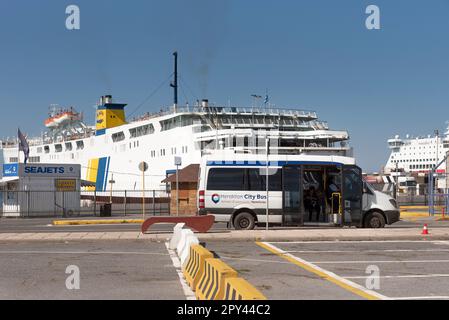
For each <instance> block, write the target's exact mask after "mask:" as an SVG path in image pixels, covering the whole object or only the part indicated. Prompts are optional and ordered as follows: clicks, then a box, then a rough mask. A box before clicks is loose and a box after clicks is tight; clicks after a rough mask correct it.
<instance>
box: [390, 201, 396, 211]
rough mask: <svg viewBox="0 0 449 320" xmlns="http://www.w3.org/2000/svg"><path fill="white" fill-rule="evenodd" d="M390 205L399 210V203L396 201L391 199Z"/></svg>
mask: <svg viewBox="0 0 449 320" xmlns="http://www.w3.org/2000/svg"><path fill="white" fill-rule="evenodd" d="M390 203H391V205H392V206H393V207H395V208H396V209H397V208H398V203H397V202H396V200H394V199H390Z"/></svg>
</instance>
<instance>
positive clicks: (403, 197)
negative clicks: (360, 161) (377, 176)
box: [372, 184, 447, 206]
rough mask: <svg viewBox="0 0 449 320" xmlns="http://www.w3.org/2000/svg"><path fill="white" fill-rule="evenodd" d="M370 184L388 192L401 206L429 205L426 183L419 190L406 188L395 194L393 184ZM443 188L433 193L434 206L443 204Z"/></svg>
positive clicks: (444, 198) (444, 201)
mask: <svg viewBox="0 0 449 320" xmlns="http://www.w3.org/2000/svg"><path fill="white" fill-rule="evenodd" d="M372 186H373V187H374V188H375V189H376V190H378V191H381V192H383V193H385V194H388V195H390V196H392V197H394V198H396V199H397V201H398V204H399V205H401V206H408V205H418V206H420V205H422V206H427V205H429V195H428V189H427V185H423V186H422V187H421V188H420V189H419V190H418V189H416V188H409V189H408V190H406V191H404V192H398V193H397V195H396V194H395V193H396V192H395V188H394V185H393V184H390V185H388V184H372ZM444 195H445V194H444V190H443V189H441V190H438V192H437V191H436V192H435V194H434V204H435V205H436V206H445V205H446V201H447V199H446V198H447V197H445V196H444Z"/></svg>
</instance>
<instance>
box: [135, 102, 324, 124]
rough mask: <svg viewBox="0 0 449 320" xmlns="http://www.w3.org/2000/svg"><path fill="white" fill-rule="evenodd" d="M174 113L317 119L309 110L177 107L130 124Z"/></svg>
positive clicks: (142, 117)
mask: <svg viewBox="0 0 449 320" xmlns="http://www.w3.org/2000/svg"><path fill="white" fill-rule="evenodd" d="M176 113H200V114H210V115H221V114H223V115H224V114H227V115H263V116H285V117H296V118H303V119H307V120H314V119H317V118H318V116H317V114H316V112H315V111H311V110H298V109H285V108H273V107H268V108H262V107H218V106H217V107H216V106H209V107H199V106H178V107H177V108H176V110H174V108H173V107H170V108H166V109H161V111H159V112H155V113H146V114H143V115H141V116H140V117H136V118H132V119H130V120H129V121H130V122H138V121H145V120H150V119H153V118H157V117H161V116H166V115H171V114H176Z"/></svg>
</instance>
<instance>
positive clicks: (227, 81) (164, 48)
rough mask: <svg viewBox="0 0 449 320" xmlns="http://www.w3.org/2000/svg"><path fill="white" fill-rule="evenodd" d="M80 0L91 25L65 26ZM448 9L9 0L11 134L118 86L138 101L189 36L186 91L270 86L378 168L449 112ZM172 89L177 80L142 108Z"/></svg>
mask: <svg viewBox="0 0 449 320" xmlns="http://www.w3.org/2000/svg"><path fill="white" fill-rule="evenodd" d="M69 4H77V5H79V7H80V9H81V30H79V31H68V30H67V29H66V28H65V18H66V15H65V8H66V6H67V5H69ZM369 4H376V5H378V6H379V7H380V9H381V24H382V29H381V30H379V31H368V30H367V29H366V28H365V19H366V14H365V8H366V7H367V6H368V5H369ZM448 16H449V1H448V0H432V1H413V0H395V1H391V0H389V1H384V0H373V1H356V0H341V1H335V0H300V1H274V0H270V1H267V0H257V1H256V0H251V1H242V0H235V1H222V0H214V1H206V0H160V1H148V0H132V1H123V0H122V1H119V0H114V1H106V0H89V1H87V0H72V1H62V0H53V1H51V0H39V1H29V0H14V1H12V0H8V1H6V0H0V103H1V111H2V116H1V117H0V136H3V137H6V136H13V135H15V133H16V130H17V126H18V125H20V127H21V128H22V130H23V131H25V132H27V133H28V134H30V135H32V134H39V133H40V131H41V130H42V128H43V121H44V119H45V117H46V115H47V108H48V106H49V105H50V104H52V103H57V104H60V105H62V106H75V107H76V108H78V109H79V110H80V111H84V112H85V114H86V116H87V120H88V121H89V122H90V123H93V117H94V109H93V105H94V104H95V102H96V101H97V100H98V98H99V97H100V96H101V95H103V94H108V93H110V94H112V95H114V96H115V97H116V99H118V100H120V101H121V102H126V103H128V104H129V106H128V112H130V111H131V110H133V109H134V108H135V107H136V106H137V105H139V104H140V103H141V102H142V101H143V100H144V99H145V97H147V96H148V95H149V94H150V93H151V92H152V91H153V90H154V89H155V88H156V87H158V86H159V85H160V83H161V82H163V81H164V80H165V79H166V78H167V77H168V76H169V75H170V73H171V72H172V57H171V53H172V52H173V51H174V50H178V51H179V53H180V72H181V76H182V79H183V83H187V85H188V86H189V88H187V87H186V86H185V85H184V88H183V90H184V92H185V96H184V94H183V93H182V91H181V93H180V100H181V101H182V102H183V101H184V100H186V99H188V100H189V101H191V102H193V101H194V100H195V98H203V97H207V98H209V99H210V100H211V101H213V102H216V103H220V104H227V103H228V101H229V100H231V102H232V104H235V105H242V106H248V105H250V104H251V103H252V101H251V98H250V95H251V94H253V93H259V94H262V95H263V94H264V93H265V89H266V88H269V90H270V95H271V102H272V103H275V104H276V105H277V106H285V107H292V108H304V109H313V110H316V111H317V112H318V114H319V116H320V118H322V119H323V120H327V121H329V124H330V126H331V127H332V128H335V129H347V130H348V131H349V132H350V135H351V144H352V146H353V147H354V148H355V153H356V156H357V159H358V162H359V164H360V165H361V166H362V167H363V168H364V169H365V170H367V171H370V170H379V168H380V167H381V166H382V165H384V163H385V161H386V160H387V158H388V155H389V150H388V148H387V144H386V140H387V139H388V137H390V136H393V135H394V134H396V133H398V134H402V135H405V134H406V133H410V134H415V135H418V134H428V133H433V131H434V130H435V129H437V128H439V129H440V130H444V127H445V121H446V120H449V114H448V111H447V110H448V106H449V19H448ZM183 83H181V85H183ZM192 93H193V94H192ZM171 101H172V96H171V90H170V88H169V87H168V86H164V87H163V88H162V89H161V90H160V91H159V92H158V93H157V94H156V95H155V96H154V97H153V98H152V99H151V100H149V101H148V103H147V104H145V105H144V106H143V107H142V109H141V112H145V111H152V110H159V109H160V107H161V106H167V105H169V104H171Z"/></svg>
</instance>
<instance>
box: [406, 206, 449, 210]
mask: <svg viewBox="0 0 449 320" xmlns="http://www.w3.org/2000/svg"><path fill="white" fill-rule="evenodd" d="M400 208H401V210H408V209H412V210H419V209H429V206H400ZM435 208H436V209H441V208H443V206H435Z"/></svg>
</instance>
